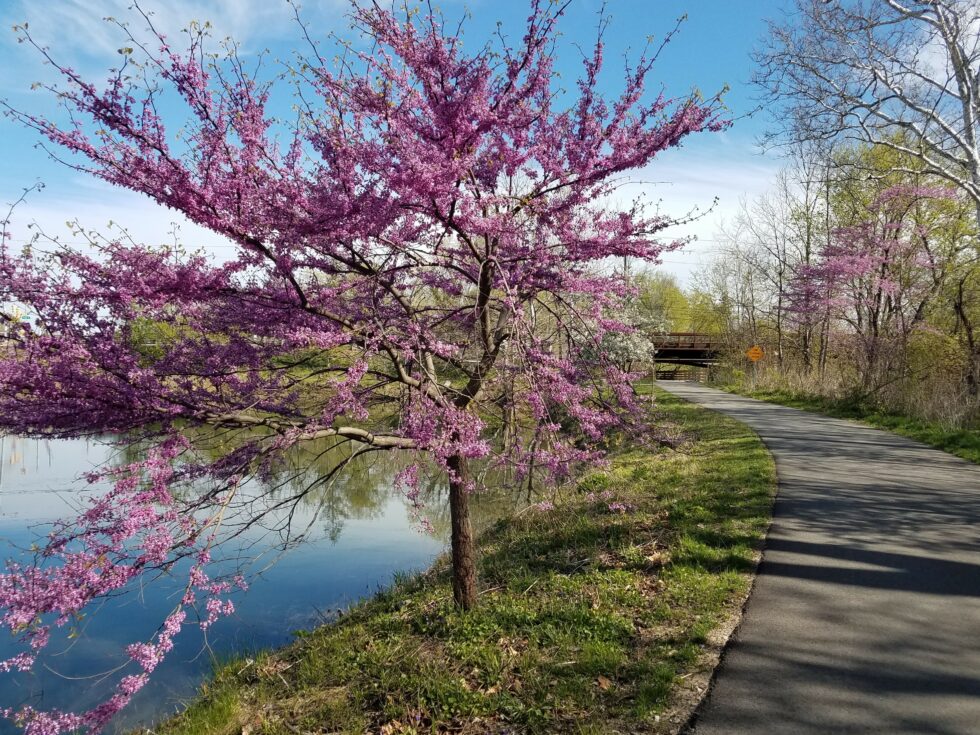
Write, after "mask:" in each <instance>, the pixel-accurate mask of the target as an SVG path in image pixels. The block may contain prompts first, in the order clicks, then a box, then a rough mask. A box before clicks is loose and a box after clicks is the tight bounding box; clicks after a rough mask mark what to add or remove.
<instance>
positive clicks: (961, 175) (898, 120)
mask: <svg viewBox="0 0 980 735" xmlns="http://www.w3.org/2000/svg"><path fill="white" fill-rule="evenodd" d="M769 31H770V35H769V39H768V41H767V42H766V44H765V46H764V47H763V49H762V50H761V51H760V52H759V53H758V54H757V58H756V60H757V61H758V62H759V64H760V69H759V71H758V72H757V74H756V76H755V81H756V83H757V84H759V85H760V86H761V87H762V88H763V89H764V90H765V91H766V92H767V94H768V95H769V97H770V99H771V101H773V102H775V103H777V104H780V105H782V106H783V108H784V109H783V112H785V113H786V114H785V115H784V116H781V119H784V120H786V121H787V125H786V128H784V129H783V130H780V131H779V133H778V135H781V136H785V137H786V138H788V139H789V140H791V141H793V142H803V141H809V142H812V141H818V140H830V139H839V138H841V137H851V138H857V139H859V140H862V141H864V142H867V143H877V144H880V145H884V146H888V147H891V148H894V149H896V150H900V151H902V152H903V153H904V154H907V155H909V156H912V157H914V158H916V159H918V160H920V161H921V162H922V163H923V165H924V167H925V172H926V173H931V174H935V175H937V176H940V177H942V178H944V179H946V180H947V181H949V182H950V183H952V184H953V185H954V186H956V187H957V188H959V189H961V190H962V191H963V192H964V193H965V194H966V195H967V196H968V197H969V198H970V199H971V200H972V202H973V203H974V205H975V208H976V217H977V222H978V224H980V148H978V137H980V3H977V2H976V0H931V1H929V2H925V1H920V0H796V6H795V9H794V11H793V12H791V13H789V14H788V15H786V16H785V17H784V18H783V19H782V20H781V21H772V22H770V24H769ZM919 172H921V171H919Z"/></svg>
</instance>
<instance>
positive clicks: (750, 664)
mask: <svg viewBox="0 0 980 735" xmlns="http://www.w3.org/2000/svg"><path fill="white" fill-rule="evenodd" d="M659 385H660V387H662V388H664V389H665V390H668V391H670V392H671V393H674V394H676V395H678V396H680V397H682V398H685V399H687V400H690V401H693V402H695V403H699V404H702V405H704V406H706V407H707V408H711V409H714V410H716V411H720V412H721V413H724V414H727V415H728V416H731V417H733V418H735V419H738V420H739V421H742V422H744V423H746V424H748V425H749V426H750V427H752V429H754V430H755V431H756V432H757V433H758V434H759V436H760V437H761V438H762V440H763V441H764V442H765V444H766V446H767V447H768V448H769V451H770V452H772V455H773V457H774V458H775V461H776V470H777V473H778V477H779V492H778V495H777V498H776V505H775V508H774V513H773V522H772V527H771V528H770V530H769V534H768V537H767V539H766V545H765V550H764V552H763V556H762V563H761V565H760V567H759V574H758V577H757V578H756V582H755V585H754V587H753V590H752V594H751V596H750V597H749V601H748V605H747V606H746V612H745V617H744V619H743V621H742V624H741V625H740V627H739V628H738V630H737V632H736V634H735V636H734V637H733V640H732V641H731V643H730V645H729V647H728V648H727V650H726V652H725V654H724V656H723V658H722V662H721V665H720V666H719V668H718V671H717V673H716V677H715V680H714V684H713V687H712V689H711V691H710V693H709V695H708V698H707V700H706V702H705V705H704V707H703V708H702V710H701V712H700V714H699V716H698V717H697V719H696V720H695V722H694V725H693V729H692V732H693V733H696V735H722V734H724V735H740V734H742V733H752V734H753V735H755V734H762V733H765V734H767V735H768V734H770V733H771V734H777V733H793V734H794V735H805V734H808V733H815V734H816V733H819V734H820V735H828V734H830V733H889V734H890V735H898V734H900V733H915V735H923V734H925V733H942V734H943V735H947V734H953V733H956V734H957V735H960V734H963V735H966V734H970V735H977V734H980V466H977V465H973V464H970V463H969V462H966V461H964V460H961V459H958V458H956V457H953V456H952V455H949V454H946V453H945V452H941V451H939V450H936V449H931V448H929V447H926V446H925V445H922V444H919V443H918V442H914V441H911V440H909V439H905V438H903V437H900V436H896V435H894V434H890V433H887V432H884V431H879V430H877V429H871V428H868V427H864V426H860V425H858V424H855V423H851V422H848V421H841V420H838V419H832V418H826V417H823V416H818V415H815V414H811V413H806V412H804V411H797V410H795V409H791V408H785V407H783V406H777V405H774V404H770V403H764V402H762V401H756V400H752V399H749V398H743V397H740V396H733V395H730V394H728V393H724V392H722V391H717V390H713V389H710V388H706V387H704V386H701V385H697V384H695V383H680V382H676V383H675V382H667V381H664V382H661V383H659Z"/></svg>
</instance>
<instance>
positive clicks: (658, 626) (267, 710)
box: [154, 394, 775, 735]
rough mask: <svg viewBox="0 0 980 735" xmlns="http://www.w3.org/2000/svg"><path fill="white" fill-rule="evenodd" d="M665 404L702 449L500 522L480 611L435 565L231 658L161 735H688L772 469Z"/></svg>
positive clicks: (752, 554) (666, 413) (483, 569)
mask: <svg viewBox="0 0 980 735" xmlns="http://www.w3.org/2000/svg"><path fill="white" fill-rule="evenodd" d="M659 406H660V408H659V411H661V412H662V413H663V417H664V420H666V421H669V422H671V423H673V424H675V425H676V426H678V427H679V428H680V429H681V430H682V431H683V432H685V435H686V436H687V437H688V441H686V442H685V444H684V445H683V446H682V447H681V448H680V449H679V450H670V449H660V450H655V451H652V452H651V451H643V452H641V451H637V450H623V451H620V452H618V453H617V454H616V456H615V458H614V460H613V462H612V465H611V467H610V468H609V469H608V470H605V471H602V472H594V473H592V474H590V475H588V476H587V477H585V478H584V479H583V480H582V481H581V482H580V483H579V485H578V487H577V488H576V489H575V490H574V491H570V492H567V493H565V495H564V496H560V497H558V498H556V500H555V508H554V509H551V510H542V509H537V508H532V509H529V510H527V511H525V512H524V513H522V514H520V515H518V516H517V517H516V518H513V519H511V520H509V521H506V522H503V523H499V524H498V525H497V526H495V527H494V528H493V529H491V530H490V531H489V532H488V533H486V534H485V535H484V536H483V538H482V539H481V561H480V574H481V584H482V588H483V593H482V597H481V603H480V606H479V608H478V609H476V610H474V611H471V612H467V613H462V612H459V611H458V610H456V609H455V608H454V607H453V604H452V593H451V590H450V586H449V582H448V579H447V575H446V569H445V562H440V563H439V564H437V565H436V566H435V567H434V568H433V569H432V570H430V571H429V572H428V573H427V574H425V575H423V576H421V577H418V578H415V579H411V580H405V581H402V582H400V583H398V584H396V585H395V586H394V587H393V588H392V589H390V590H388V591H387V592H385V593H383V594H382V595H380V596H379V597H377V598H375V599H372V600H370V601H368V602H366V603H364V604H362V605H360V606H358V607H356V608H355V609H353V610H352V611H351V612H350V613H349V614H347V615H345V616H344V617H343V618H342V619H341V620H340V621H339V622H338V623H336V624H333V625H327V626H324V627H321V628H319V629H317V630H315V631H312V632H310V633H305V634H303V635H302V636H301V637H300V638H299V639H298V640H297V641H296V643H294V644H293V645H291V646H289V647H287V648H285V649H282V650H280V651H274V652H269V653H266V654H262V655H260V656H258V657H256V658H255V659H254V660H252V659H248V660H244V661H235V662H232V663H229V664H227V665H225V666H224V667H223V668H221V669H220V670H219V671H218V672H217V674H216V676H215V678H214V679H213V681H211V682H210V683H208V684H207V685H206V686H205V687H203V689H202V692H201V695H200V697H199V699H198V700H197V701H196V702H194V703H193V704H192V705H191V706H190V707H189V708H188V709H187V711H186V712H185V713H184V714H182V715H181V716H179V717H177V718H175V719H173V720H171V721H169V722H167V723H164V724H163V725H162V726H160V727H158V728H155V729H154V732H157V733H167V734H176V733H200V734H201V735H204V733H207V734H208V735H217V734H221V733H225V734H227V735H232V734H234V735H238V734H239V733H259V732H262V733H284V734H285V733H306V732H315V733H334V732H337V733H340V732H343V733H364V732H372V733H384V734H385V735H394V734H396V733H401V734H408V733H423V732H424V733H434V732H456V733H505V732H506V733H518V732H520V733H524V732H532V733H535V732H536V733H612V732H631V733H634V732H671V731H673V730H676V728H677V726H678V724H679V723H681V722H682V721H683V720H684V719H685V718H686V716H687V714H688V712H689V711H690V709H691V707H692V706H693V704H694V703H695V702H696V700H697V699H698V698H699V697H700V693H701V691H703V689H704V687H705V685H706V682H707V677H708V674H709V672H710V670H711V668H712V666H713V664H714V661H715V658H716V656H717V651H718V646H719V643H720V640H719V639H720V638H723V636H719V634H718V628H719V626H721V627H722V628H723V629H725V628H726V626H727V629H730V626H731V623H732V621H733V619H734V618H735V617H736V615H737V611H738V610H739V609H740V607H741V604H742V601H743V600H744V597H745V595H746V593H747V590H748V587H749V584H750V577H751V574H752V571H753V569H754V564H755V559H756V550H757V548H758V545H759V541H760V539H761V537H762V535H763V533H764V531H765V528H766V526H767V524H768V519H769V512H770V508H771V503H772V496H773V493H774V491H775V471H774V468H773V465H772V462H771V459H770V457H769V455H768V454H767V452H766V451H765V449H764V448H763V446H762V444H761V442H760V441H759V440H758V438H757V437H756V436H755V435H754V434H753V433H752V432H751V431H749V430H748V429H746V428H745V427H744V426H742V425H740V424H738V423H736V422H734V421H732V420H730V419H727V418H724V417H722V416H720V415H718V414H714V413H710V412H708V411H706V410H704V409H701V408H699V407H696V406H693V405H690V404H687V403H684V402H682V401H680V400H679V399H676V398H674V397H673V396H670V395H668V394H661V396H660V399H659ZM617 503H618V504H622V505H623V506H624V507H623V508H620V507H618V506H617V505H616V504H617ZM611 506H612V507H611Z"/></svg>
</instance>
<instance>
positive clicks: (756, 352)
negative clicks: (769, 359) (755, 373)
mask: <svg viewBox="0 0 980 735" xmlns="http://www.w3.org/2000/svg"><path fill="white" fill-rule="evenodd" d="M765 354H766V353H765V352H763V351H762V348H761V347H759V345H752V346H751V347H749V349H747V350H746V351H745V356H746V357H747V358H749V359H750V360H751V361H752V362H756V361H757V360H761V359H762V357H763V355H765Z"/></svg>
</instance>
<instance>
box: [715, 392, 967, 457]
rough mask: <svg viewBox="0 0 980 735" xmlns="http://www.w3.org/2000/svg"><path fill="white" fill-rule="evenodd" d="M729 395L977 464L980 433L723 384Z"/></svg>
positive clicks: (860, 406) (829, 401) (822, 399)
mask: <svg viewBox="0 0 980 735" xmlns="http://www.w3.org/2000/svg"><path fill="white" fill-rule="evenodd" d="M719 387H720V388H722V389H724V390H727V391H729V392H730V393H738V394H740V395H744V396H748V397H750V398H758V399H759V400H762V401H769V402H770V403H778V404H781V405H783V406H790V407H791V408H799V409H802V410H803V411H812V412H814V413H822V414H825V415H827V416H833V417H835V418H841V419H851V420H854V421H860V422H861V423H864V424H868V425H869V426H873V427H875V428H878V429H885V430H886V431H891V432H894V433H896V434H900V435H902V436H906V437H908V438H909V439H915V440H916V441H920V442H922V443H923V444H928V445H929V446H931V447H935V448H936V449H942V450H943V451H944V452H949V453H950V454H955V455H956V456H957V457H962V458H963V459H966V460H969V461H970V462H976V463H977V464H980V430H978V429H951V428H946V427H943V426H941V425H939V424H937V423H932V422H928V421H921V420H919V419H914V418H911V417H909V416H902V415H900V414H895V413H888V412H885V411H881V410H880V409H876V408H873V407H868V406H866V405H863V404H861V403H857V402H855V401H851V400H844V399H835V398H827V397H825V396H817V395H810V394H803V393H794V392H791V391H787V390H781V389H765V390H749V389H746V388H742V387H740V386H736V385H722V386H719Z"/></svg>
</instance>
